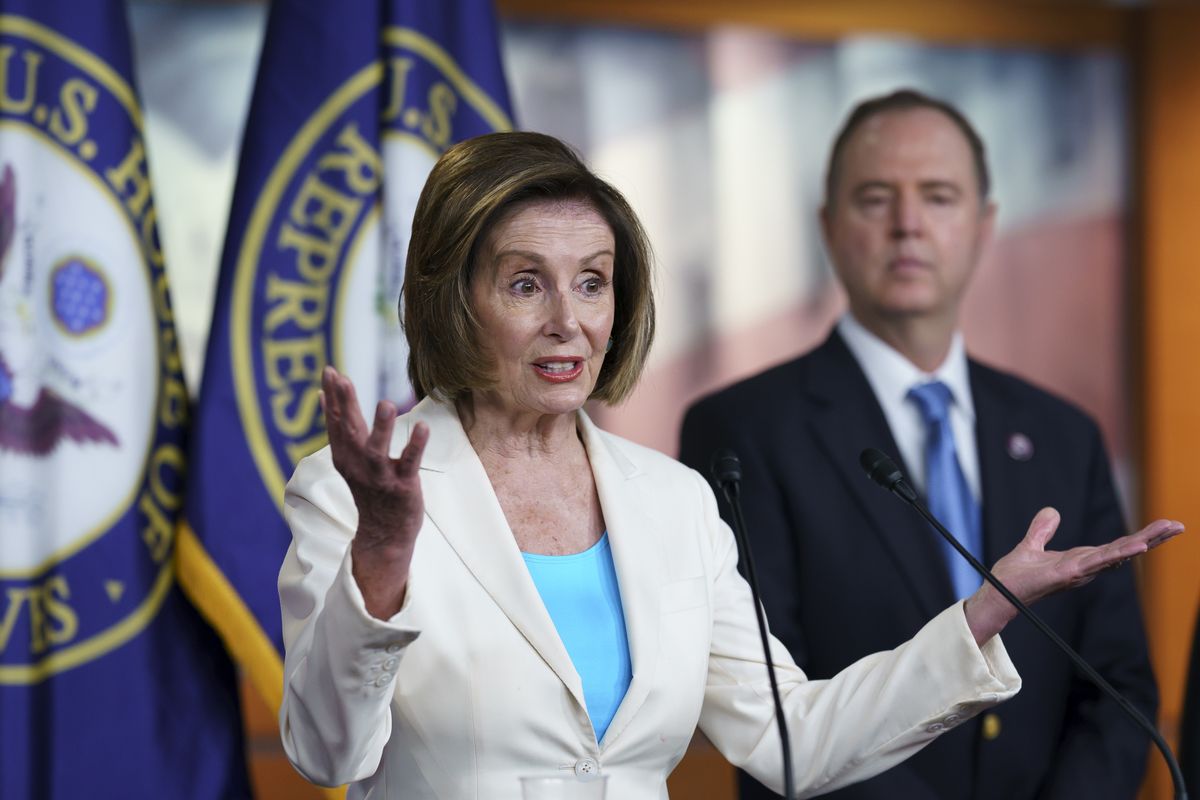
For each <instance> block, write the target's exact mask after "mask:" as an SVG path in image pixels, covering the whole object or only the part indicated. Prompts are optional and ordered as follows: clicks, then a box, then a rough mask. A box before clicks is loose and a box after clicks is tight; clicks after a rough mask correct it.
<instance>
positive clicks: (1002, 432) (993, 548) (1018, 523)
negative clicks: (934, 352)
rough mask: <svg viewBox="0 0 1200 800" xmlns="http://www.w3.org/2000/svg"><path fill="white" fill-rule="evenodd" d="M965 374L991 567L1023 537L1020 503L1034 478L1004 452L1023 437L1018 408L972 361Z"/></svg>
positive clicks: (986, 553) (1025, 465)
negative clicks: (971, 403)
mask: <svg viewBox="0 0 1200 800" xmlns="http://www.w3.org/2000/svg"><path fill="white" fill-rule="evenodd" d="M969 370H970V379H971V396H972V399H973V400H974V402H975V442H976V446H977V448H978V450H979V483H980V494H981V495H982V496H983V509H982V511H983V549H984V559H983V561H984V563H985V564H987V566H989V567H990V566H991V565H992V564H995V563H996V560H997V559H999V558H1000V557H1001V556H1003V555H1004V554H1005V553H1007V552H1008V551H1010V550H1011V549H1012V548H1013V547H1015V546H1016V544H1017V542H1019V541H1020V540H1021V538H1022V537H1023V536H1024V535H1025V529H1026V527H1028V524H1029V520H1028V519H1024V518H1023V514H1024V513H1025V509H1024V506H1025V505H1026V504H1025V503H1024V502H1022V499H1023V498H1029V497H1033V496H1034V490H1033V486H1032V484H1031V481H1034V480H1036V476H1035V474H1034V472H1035V470H1034V469H1033V467H1032V464H1031V463H1029V462H1028V461H1017V460H1015V459H1014V458H1013V457H1012V456H1011V455H1010V454H1009V450H1010V448H1011V447H1012V445H1011V442H1012V440H1013V437H1014V436H1025V435H1026V434H1025V432H1024V431H1023V430H1022V417H1023V415H1022V412H1021V409H1020V408H1019V406H1018V405H1016V403H1015V401H1014V400H1013V399H1012V398H1008V397H1006V396H1003V395H1002V394H1001V392H1000V391H999V389H998V388H997V387H996V386H995V385H994V382H993V381H991V380H989V376H988V375H987V374H986V373H985V372H984V370H983V369H982V368H981V367H980V366H979V365H978V364H977V363H975V362H974V361H971V362H969Z"/></svg>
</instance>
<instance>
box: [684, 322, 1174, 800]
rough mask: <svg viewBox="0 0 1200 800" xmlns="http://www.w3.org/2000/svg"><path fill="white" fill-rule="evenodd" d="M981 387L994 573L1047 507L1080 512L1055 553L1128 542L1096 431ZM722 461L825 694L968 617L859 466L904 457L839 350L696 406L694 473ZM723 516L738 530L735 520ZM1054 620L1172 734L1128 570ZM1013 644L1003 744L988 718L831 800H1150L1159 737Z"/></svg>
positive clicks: (925, 538) (917, 525)
mask: <svg viewBox="0 0 1200 800" xmlns="http://www.w3.org/2000/svg"><path fill="white" fill-rule="evenodd" d="M969 373H970V380H971V392H972V395H973V397H974V402H975V411H976V419H977V424H976V439H977V443H978V447H979V466H980V480H981V484H982V494H983V518H984V548H985V551H986V552H985V558H984V559H983V560H984V562H985V563H987V564H989V565H990V564H992V563H994V562H995V561H996V560H997V559H998V558H999V557H1000V556H1002V555H1004V554H1005V553H1007V552H1008V551H1009V550H1010V549H1011V548H1012V547H1013V546H1014V545H1015V544H1016V543H1017V542H1018V541H1019V540H1020V539H1021V537H1022V536H1023V535H1024V533H1025V530H1026V528H1027V526H1028V524H1029V521H1030V520H1031V519H1032V518H1033V516H1034V514H1035V513H1036V512H1037V511H1038V509H1040V508H1042V507H1043V506H1047V505H1052V506H1054V507H1055V508H1057V509H1058V510H1059V511H1060V512H1061V513H1062V524H1061V526H1060V527H1059V530H1058V533H1057V534H1056V536H1055V537H1054V539H1053V541H1052V544H1051V546H1052V547H1053V548H1055V549H1067V548H1069V547H1074V546H1076V545H1081V544H1095V543H1100V542H1104V541H1108V540H1110V539H1113V538H1115V537H1116V536H1118V535H1121V534H1122V533H1124V532H1125V524H1124V522H1123V520H1122V517H1121V512H1120V508H1119V506H1118V503H1117V499H1116V495H1115V493H1114V491H1113V486H1112V481H1111V479H1110V475H1109V465H1108V459H1107V457H1106V455H1105V451H1104V447H1103V445H1102V443H1101V440H1100V435H1099V431H1098V429H1097V428H1096V426H1095V424H1094V423H1093V422H1092V421H1091V420H1090V419H1088V418H1087V417H1086V416H1085V415H1084V414H1083V413H1081V412H1080V411H1078V410H1077V409H1075V408H1073V407H1072V406H1070V405H1068V404H1066V403H1065V402H1063V401H1061V400H1058V399H1056V398H1054V397H1052V396H1050V395H1049V394H1047V393H1045V392H1043V391H1040V390H1038V389H1036V388H1034V387H1032V386H1030V385H1029V384H1027V383H1025V382H1023V381H1021V380H1019V379H1017V378H1015V377H1013V376H1011V375H1007V374H1005V373H1001V372H997V371H996V370H993V369H989V368H988V367H985V366H983V365H981V364H979V363H976V362H974V361H972V362H971V363H970V368H969ZM1015 433H1023V434H1025V435H1026V436H1027V437H1028V438H1029V439H1030V441H1032V443H1033V448H1034V452H1033V455H1032V457H1031V458H1029V459H1028V460H1025V461H1018V460H1015V459H1014V458H1012V457H1011V456H1010V455H1009V446H1008V442H1009V438H1010V437H1011V436H1012V435H1013V434H1015ZM718 447H731V448H733V449H734V450H735V451H736V452H737V453H738V454H739V455H740V457H741V462H742V474H743V480H742V503H743V506H744V509H745V518H746V525H747V528H748V534H749V539H750V542H751V549H752V552H753V554H754V556H755V563H756V567H757V571H758V575H759V578H760V581H761V583H762V593H763V603H764V605H765V606H766V610H767V618H768V620H769V621H770V625H771V629H772V631H773V632H774V633H775V635H776V636H778V637H779V638H780V639H781V640H782V641H783V643H784V644H786V645H787V646H788V648H789V649H790V650H791V651H792V654H793V655H794V656H795V658H796V661H797V663H799V664H800V666H801V667H803V668H804V669H805V670H806V671H807V672H808V674H809V676H810V677H812V678H824V677H828V676H830V675H833V674H834V673H836V672H837V671H839V670H841V669H842V668H843V667H845V666H846V665H847V664H850V663H852V662H853V661H855V660H856V659H858V658H860V657H861V656H864V655H866V654H867V653H871V652H874V651H877V650H883V649H889V648H892V647H895V646H896V645H898V644H900V643H901V642H903V641H904V640H905V639H907V638H909V637H910V636H912V635H913V634H914V633H915V632H916V631H917V629H918V628H919V627H920V626H921V625H922V624H923V623H924V622H925V621H926V620H928V619H929V618H930V617H932V616H934V614H936V613H937V612H938V611H940V610H941V609H943V608H945V607H947V606H949V605H950V604H951V603H953V602H954V599H953V597H952V593H951V592H952V590H951V587H950V580H949V577H948V576H947V572H946V569H945V566H944V564H945V562H944V560H943V556H942V554H941V551H940V550H939V547H938V544H937V540H936V539H935V537H936V534H935V533H934V532H933V530H932V529H931V528H929V527H928V525H927V523H925V522H924V521H923V520H921V519H920V518H919V517H918V516H917V515H916V513H915V512H914V511H912V510H911V509H908V508H906V507H904V506H903V505H902V504H901V503H899V502H898V501H897V500H896V499H895V498H894V497H892V496H890V495H889V494H888V493H887V492H885V491H884V490H882V489H880V488H879V487H877V486H875V485H874V484H872V483H871V481H870V480H869V479H868V478H867V477H866V476H865V475H864V473H863V471H862V469H861V468H860V467H859V463H858V458H859V453H860V452H861V451H862V450H863V449H864V448H866V447H877V448H879V449H881V450H883V451H885V452H887V453H889V454H890V455H892V456H893V457H895V456H896V454H897V449H896V446H895V443H894V441H893V439H892V435H891V432H890V430H889V428H888V425H887V422H886V420H885V418H884V416H883V411H882V410H881V409H880V407H879V404H878V402H877V401H876V399H875V395H874V393H873V392H872V390H871V388H870V385H869V384H868V383H867V379H866V376H865V375H864V374H863V372H862V370H861V368H860V367H859V366H858V363H857V362H856V361H855V360H854V358H853V356H852V355H851V353H850V351H849V349H848V348H847V347H846V345H845V343H844V342H843V341H842V339H841V338H840V337H839V336H838V335H837V333H836V332H835V333H834V334H833V335H831V336H830V338H829V339H828V340H827V341H826V342H825V343H824V344H823V345H822V346H820V347H819V348H817V349H816V350H814V351H812V352H811V353H809V354H807V355H805V356H802V357H801V358H799V359H797V360H795V361H791V362H788V363H786V364H783V365H780V366H777V367H775V368H773V369H770V370H768V371H767V372H764V373H762V374H760V375H757V376H755V377H753V378H750V379H748V380H746V381H743V382H742V383H739V384H737V385H735V386H732V387H730V388H728V389H725V390H723V391H721V392H718V393H717V394H715V395H713V396H710V397H708V398H706V399H704V400H702V401H701V402H699V403H697V404H696V405H695V406H693V407H692V408H691V409H690V410H689V411H688V413H687V416H686V417H685V419H684V423H683V434H682V448H681V454H680V457H681V459H682V460H683V461H684V462H685V463H688V464H690V465H692V466H693V467H695V468H697V469H699V470H700V471H701V472H703V473H704V474H706V475H707V474H708V461H709V458H710V455H711V453H712V452H713V450H714V449H716V448H718ZM897 462H898V463H899V459H897ZM718 496H720V493H719V492H718ZM722 513H723V514H725V515H726V518H727V519H728V518H729V509H728V508H724V507H723V508H722ZM1036 610H1037V612H1038V613H1039V614H1040V615H1041V616H1042V618H1043V619H1044V620H1045V621H1046V622H1047V623H1049V625H1050V626H1051V627H1052V628H1054V630H1055V631H1057V632H1058V633H1059V635H1061V636H1062V637H1063V638H1064V639H1065V640H1066V641H1067V642H1068V643H1069V644H1071V645H1072V646H1073V647H1074V648H1075V649H1076V650H1077V651H1078V652H1080V653H1081V654H1082V655H1083V657H1084V658H1085V659H1087V660H1088V661H1089V662H1091V664H1092V665H1093V666H1094V667H1095V668H1096V669H1097V670H1099V672H1100V673H1101V674H1102V675H1104V676H1105V677H1106V678H1107V679H1108V681H1109V682H1110V683H1112V684H1113V686H1115V687H1116V688H1117V689H1118V690H1119V691H1121V692H1123V693H1124V694H1125V695H1126V696H1127V697H1128V698H1129V699H1130V700H1131V701H1132V702H1134V703H1135V704H1136V705H1137V706H1138V707H1139V708H1140V709H1141V710H1142V711H1143V712H1144V713H1145V714H1146V716H1147V717H1148V718H1150V719H1154V718H1155V713H1156V711H1157V691H1156V687H1155V683H1154V677H1153V674H1152V673H1151V670H1150V664H1149V657H1148V654H1147V648H1146V641H1145V635H1144V631H1143V627H1142V617H1141V610H1140V607H1139V604H1138V598H1137V595H1136V593H1135V588H1134V584H1133V576H1132V573H1131V571H1130V570H1129V569H1128V568H1124V569H1118V570H1113V571H1111V572H1109V573H1106V574H1104V575H1102V576H1100V577H1099V578H1097V579H1096V580H1095V581H1093V582H1092V583H1091V584H1088V585H1087V586H1085V587H1083V588H1081V589H1078V590H1075V591H1071V592H1067V593H1064V594H1060V595H1056V596H1054V597H1051V598H1047V599H1046V600H1043V601H1042V602H1040V603H1038V605H1037V609H1036ZM1002 638H1003V640H1004V643H1005V646H1006V647H1007V649H1008V652H1009V653H1010V655H1011V656H1012V659H1013V662H1014V663H1015V664H1016V666H1017V669H1018V670H1019V671H1020V673H1021V675H1022V678H1023V681H1024V685H1023V688H1022V689H1021V692H1020V693H1019V694H1018V695H1017V696H1016V698H1014V699H1013V700H1011V701H1009V702H1008V703H1005V704H1004V705H1002V706H1000V707H999V708H998V709H996V711H995V713H996V716H997V717H998V718H999V722H1000V727H999V735H998V736H996V737H995V738H992V739H986V738H985V737H984V736H983V735H982V733H981V728H982V724H983V723H982V720H981V719H975V720H973V721H972V722H971V723H969V724H964V725H962V726H959V727H958V728H956V729H954V730H952V731H950V732H949V733H947V734H945V735H943V736H942V737H941V738H939V739H938V740H937V741H935V742H934V743H933V744H931V745H930V746H929V747H928V748H926V749H925V750H923V751H921V752H920V753H918V754H917V755H916V756H914V757H913V758H912V759H910V760H909V761H907V762H905V763H904V764H901V765H900V766H898V767H896V768H893V769H892V770H889V771H888V772H886V773H884V774H883V775H880V776H878V777H876V778H873V779H871V780H869V781H866V782H865V783H862V784H859V785H858V786H854V787H850V788H849V789H845V790H842V791H840V792H837V793H835V794H833V795H830V797H838V798H843V800H850V798H854V799H855V800H867V798H880V799H882V798H888V800H895V799H896V798H901V799H902V800H910V799H911V800H923V799H924V798H980V799H982V798H989V799H990V798H995V800H1020V798H1083V797H1086V798H1090V799H1092V800H1094V799H1095V798H1122V799H1123V798H1133V797H1134V796H1135V795H1136V793H1137V789H1138V786H1139V784H1140V782H1141V779H1142V775H1143V772H1144V770H1145V764H1146V756H1147V749H1148V742H1149V739H1148V737H1147V736H1146V735H1145V734H1143V733H1142V732H1141V731H1140V729H1138V728H1136V727H1135V725H1134V723H1133V722H1132V721H1131V720H1129V719H1128V718H1127V717H1126V716H1125V714H1124V712H1122V711H1121V710H1120V708H1119V707H1118V706H1117V705H1116V704H1115V703H1113V702H1111V701H1109V700H1107V699H1105V698H1103V697H1101V696H1100V695H1099V692H1098V690H1096V689H1095V688H1094V687H1093V686H1092V685H1091V684H1090V683H1089V682H1088V681H1087V680H1086V678H1084V677H1083V676H1082V675H1080V674H1078V673H1077V672H1076V671H1075V669H1074V668H1073V666H1072V665H1071V663H1070V662H1069V661H1068V659H1067V657H1066V656H1065V655H1063V654H1061V653H1060V652H1059V651H1058V650H1056V649H1055V648H1054V646H1053V645H1052V644H1051V643H1050V642H1049V641H1047V640H1046V639H1045V638H1044V637H1043V636H1042V634H1041V633H1039V632H1038V631H1037V630H1036V629H1035V628H1034V627H1033V626H1032V625H1031V624H1030V623H1028V622H1027V621H1026V620H1024V619H1020V618H1018V619H1017V620H1014V621H1013V622H1012V623H1011V624H1010V625H1009V626H1008V627H1007V628H1006V629H1005V631H1004V633H1003V636H1002ZM992 728H993V732H994V730H995V726H994V724H993V725H992ZM741 787H742V797H743V798H757V797H770V796H773V795H771V794H770V793H768V792H767V791H766V790H765V789H763V788H762V787H761V785H759V784H758V783H757V782H755V781H753V780H751V779H749V778H747V777H746V776H744V775H743V776H741Z"/></svg>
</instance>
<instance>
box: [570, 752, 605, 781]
mask: <svg viewBox="0 0 1200 800" xmlns="http://www.w3.org/2000/svg"><path fill="white" fill-rule="evenodd" d="M599 774H600V762H599V761H597V760H596V759H594V758H581V759H579V760H578V761H576V762H575V777H576V778H579V780H581V781H590V780H594V779H595V778H596V776H597V775H599Z"/></svg>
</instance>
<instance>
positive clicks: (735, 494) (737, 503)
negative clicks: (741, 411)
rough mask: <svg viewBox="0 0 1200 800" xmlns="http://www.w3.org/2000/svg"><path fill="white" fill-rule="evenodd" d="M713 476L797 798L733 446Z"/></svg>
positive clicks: (787, 786) (789, 789)
mask: <svg viewBox="0 0 1200 800" xmlns="http://www.w3.org/2000/svg"><path fill="white" fill-rule="evenodd" d="M710 470H711V472H712V476H713V479H714V480H716V482H717V485H718V486H720V487H721V491H722V493H724V495H725V499H726V500H727V501H729V506H730V508H732V509H733V523H734V524H733V532H734V535H735V536H736V537H737V544H738V549H739V550H740V551H741V554H742V562H743V563H744V564H745V565H746V580H747V582H748V583H749V584H750V595H751V597H752V598H753V601H754V614H755V618H756V619H757V620H758V635H759V637H761V639H762V648H763V658H764V660H765V661H766V662H767V676H768V677H769V678H770V681H771V697H772V698H773V699H774V700H775V722H776V724H777V725H778V726H779V743H780V745H781V746H782V747H783V796H784V797H785V798H787V800H793V798H795V796H796V787H795V785H794V783H793V779H792V745H791V739H790V738H789V736H788V728H787V720H786V719H784V716H783V700H782V699H781V698H780V696H779V683H778V681H777V680H776V679H775V662H774V661H773V660H772V659H771V645H770V641H769V639H768V636H767V617H766V614H765V613H764V612H763V607H762V601H761V600H760V599H759V593H758V576H757V575H756V574H755V572H754V558H753V556H751V555H750V545H749V543H748V542H747V541H746V520H745V519H744V518H743V517H742V502H741V498H740V496H739V495H740V491H741V482H742V464H741V462H740V461H739V460H738V457H737V454H736V453H734V452H733V451H732V450H726V449H721V450H717V451H716V452H714V453H713V455H712V463H711V465H710Z"/></svg>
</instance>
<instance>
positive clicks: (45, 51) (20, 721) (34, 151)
mask: <svg viewBox="0 0 1200 800" xmlns="http://www.w3.org/2000/svg"><path fill="white" fill-rule="evenodd" d="M131 75H132V70H131V55H130V43H129V31H128V27H127V23H126V17H125V5H124V2H121V0H93V2H87V3H79V2H71V1H70V0H3V3H2V4H0V797H3V798H5V800H24V799H25V798H29V799H30V800H32V798H38V799H39V800H41V798H49V799H50V800H55V799H57V798H80V797H88V798H163V797H170V798H182V799H187V798H196V799H197V800H201V799H208V798H213V799H214V800H215V799H216V798H237V797H247V796H249V790H248V786H247V777H246V768H245V761H244V755H243V746H242V740H241V718H240V713H239V709H238V703H237V694H236V684H235V682H234V674H233V668H232V664H231V663H230V661H229V659H228V658H227V656H226V655H225V653H224V651H223V650H222V648H221V644H220V641H219V639H218V638H217V637H216V635H215V634H214V633H213V631H212V630H211V629H210V628H209V627H208V626H207V625H206V624H205V622H204V621H203V619H202V618H201V617H200V616H199V614H198V613H197V612H196V611H195V609H193V608H192V606H191V605H190V604H189V603H188V601H187V599H186V598H185V597H184V596H183V594H182V592H180V590H179V588H178V586H177V585H176V580H175V579H176V573H175V569H174V556H175V545H176V535H175V534H176V518H177V516H178V515H179V514H180V512H181V510H182V505H183V493H184V477H185V468H186V459H187V456H186V447H185V443H186V440H187V433H188V431H187V426H188V396H187V391H186V389H185V387H184V383H183V377H182V374H181V371H180V361H179V354H178V351H177V349H176V342H175V332H174V328H173V323H172V315H171V304H170V298H169V294H168V291H167V284H166V275H165V273H164V271H163V255H162V250H161V248H160V247H159V242H158V234H157V231H156V225H155V210H154V204H153V201H152V197H151V191H150V182H149V178H148V173H147V167H146V151H145V144H144V140H143V136H142V118H141V110H140V107H139V105H138V98H137V94H136V92H135V90H134V87H133V85H132V77H131Z"/></svg>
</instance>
